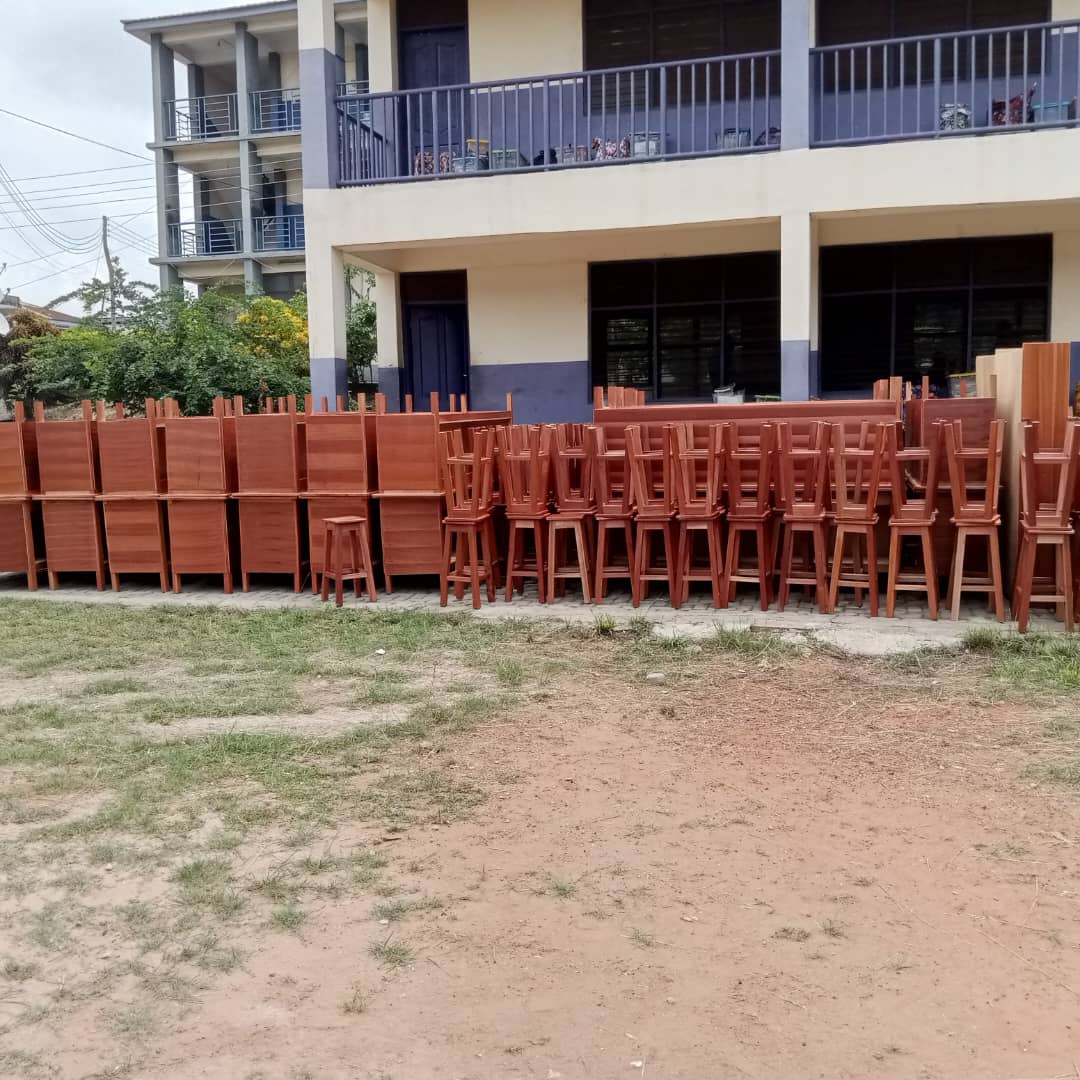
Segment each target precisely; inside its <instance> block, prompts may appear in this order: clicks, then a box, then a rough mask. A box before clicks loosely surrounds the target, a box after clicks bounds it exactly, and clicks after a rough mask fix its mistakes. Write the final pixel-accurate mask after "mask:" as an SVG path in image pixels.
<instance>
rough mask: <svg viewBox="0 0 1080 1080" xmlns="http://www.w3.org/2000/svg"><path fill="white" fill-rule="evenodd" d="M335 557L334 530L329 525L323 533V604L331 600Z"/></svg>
mask: <svg viewBox="0 0 1080 1080" xmlns="http://www.w3.org/2000/svg"><path fill="white" fill-rule="evenodd" d="M332 556H333V530H332V529H331V528H330V526H329V525H327V526H326V529H325V530H324V532H323V564H322V589H321V596H322V599H323V603H324V604H325V603H326V601H327V600H329V599H330V568H331V566H332V565H333V564H332V562H331V558H332Z"/></svg>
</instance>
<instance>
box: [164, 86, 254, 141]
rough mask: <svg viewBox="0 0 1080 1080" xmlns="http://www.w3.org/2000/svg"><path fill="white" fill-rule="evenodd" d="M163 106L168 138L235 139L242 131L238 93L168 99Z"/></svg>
mask: <svg viewBox="0 0 1080 1080" xmlns="http://www.w3.org/2000/svg"><path fill="white" fill-rule="evenodd" d="M164 109H165V117H164V119H165V129H164V130H165V141H166V142H181V143H185V142H197V141H200V140H202V139H227V138H233V139H235V138H236V136H237V135H239V134H240V113H239V110H238V108H237V102H236V94H214V95H212V96H210V97H196V98H178V99H176V100H175V101H166V102H165V103H164Z"/></svg>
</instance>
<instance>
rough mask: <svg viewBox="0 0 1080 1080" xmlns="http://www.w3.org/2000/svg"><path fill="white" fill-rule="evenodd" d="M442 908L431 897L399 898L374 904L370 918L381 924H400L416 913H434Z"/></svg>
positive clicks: (438, 901)
mask: <svg viewBox="0 0 1080 1080" xmlns="http://www.w3.org/2000/svg"><path fill="white" fill-rule="evenodd" d="M441 907H442V902H441V901H440V900H436V899H435V898H434V897H431V896H420V897H400V898H398V899H395V900H387V901H385V902H383V903H381V904H376V905H375V906H374V907H373V908H372V909H371V917H372V918H373V919H378V920H379V921H380V922H382V921H383V920H384V919H385V920H386V921H387V922H401V920H402V919H404V918H406V917H407V916H409V915H411V914H413V913H414V912H417V911H435V910H438V909H439V908H441Z"/></svg>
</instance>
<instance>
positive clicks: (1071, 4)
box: [1050, 0, 1080, 22]
mask: <svg viewBox="0 0 1080 1080" xmlns="http://www.w3.org/2000/svg"><path fill="white" fill-rule="evenodd" d="M1050 18H1051V20H1052V21H1053V22H1067V21H1069V20H1070V19H1080V0H1053V3H1052V4H1051V5H1050Z"/></svg>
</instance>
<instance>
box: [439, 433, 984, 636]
mask: <svg viewBox="0 0 1080 1080" xmlns="http://www.w3.org/2000/svg"><path fill="white" fill-rule="evenodd" d="M443 438H444V445H443V477H444V486H445V489H446V504H447V517H446V534H445V542H444V551H443V582H442V602H443V603H444V604H445V603H446V602H447V600H448V596H449V586H450V585H453V586H454V588H455V594H456V595H457V596H458V597H459V598H461V597H462V596H463V595H464V591H465V589H466V588H468V587H471V589H472V599H473V604H474V606H477V607H478V606H479V605H480V602H481V592H482V589H484V588H486V591H487V595H488V599H489V600H491V599H494V597H495V591H496V589H497V588H498V587H499V585H500V584H501V583H502V579H503V575H502V573H501V567H500V562H501V559H500V552H499V550H498V549H497V545H496V536H497V530H496V528H495V525H494V521H493V516H494V513H495V510H496V507H497V506H502V507H503V508H505V514H506V519H507V522H508V539H507V542H506V547H505V586H506V599H507V600H510V599H511V598H512V596H513V594H514V592H515V591H520V590H521V588H522V587H523V585H524V582H525V581H527V580H530V579H535V580H536V581H537V589H538V594H539V598H540V600H541V602H545V601H546V602H548V603H551V602H553V601H554V600H555V599H556V597H558V596H559V595H560V594H561V592H562V591H563V588H564V586H565V583H566V581H567V580H569V579H574V580H577V581H580V584H581V590H582V595H583V599H584V600H585V602H586V603H588V602H591V601H592V602H596V603H600V602H601V601H602V599H603V598H604V596H605V595H606V593H607V589H608V583H609V582H610V581H611V580H613V579H616V578H620V579H628V580H629V582H630V587H631V593H632V598H633V603H634V605H635V606H637V605H639V604H640V603H641V601H642V600H643V599H644V598H645V597H646V596H647V594H648V589H649V586H650V584H651V583H653V582H663V583H665V584H666V585H667V587H668V592H669V595H670V598H671V602H672V604H673V605H674V606H676V607H678V606H680V605H681V604H682V603H685V602H686V600H687V598H688V596H689V590H690V586H691V584H692V583H694V582H704V583H707V584H709V585H710V587H711V592H712V598H713V603H714V605H715V606H716V607H724V606H727V604H728V603H729V601H730V600H731V599H732V598H733V597H734V595H735V589H736V587H737V586H738V585H739V584H740V583H752V584H754V585H756V586H757V587H758V589H759V592H760V601H761V606H762V608H763V609H766V608H768V607H769V605H770V604H771V603H772V601H773V599H774V598H775V599H776V600H777V602H778V606H779V608H780V609H781V610H783V607H784V605H785V604H786V603H787V602H788V600H789V598H790V594H791V589H792V588H802V589H805V590H808V591H811V592H812V593H813V594H814V595H815V596H816V601H817V604H818V606H819V608H820V609H821V610H822V611H831V610H834V609H835V607H836V606H837V603H838V599H839V592H840V590H841V589H854V590H855V593H856V598H857V601H858V602H859V603H860V604H861V602H862V598H863V595H864V594H868V595H869V599H870V609H871V612H872V613H873V614H877V612H878V606H879V584H878V570H879V564H878V551H877V547H878V542H877V536H878V532H879V528H878V526H879V523H882V527H887V529H888V531H889V534H890V537H889V544H888V546H889V554H888V559H887V563H886V564H885V574H886V578H887V588H886V607H887V613H888V614H889V615H892V614H893V613H894V612H895V608H896V601H897V594H898V593H900V592H904V591H908V590H918V591H920V592H922V593H924V594H925V595H926V598H927V603H928V607H929V611H930V614H931V616H932V617H934V618H936V617H937V614H938V607H939V603H940V597H939V593H938V589H939V586H938V572H937V567H936V566H935V562H934V552H933V543H932V536H931V533H932V529H933V527H934V525H935V522H936V521H937V516H938V509H937V505H936V500H937V494H938V490H939V486H941V485H942V484H943V480H942V475H941V474H942V471H943V470H942V469H941V468H940V465H941V463H942V458H943V457H944V458H946V459H947V462H948V470H949V480H948V485H949V488H950V489H951V494H952V522H953V523H954V524H955V526H956V530H957V533H956V545H955V557H954V561H953V568H952V580H951V584H950V589H949V603H950V606H951V608H952V612H953V615H954V617H955V616H957V615H958V613H959V606H960V596H961V593H962V592H966V591H976V590H981V591H984V592H987V593H988V594H989V595H990V598H991V602H992V603H993V606H994V609H995V612H996V614H997V615H998V618H1003V617H1004V611H1003V605H1004V600H1003V590H1002V577H1001V562H1000V553H999V548H998V526H999V525H1000V516H999V514H998V509H997V502H998V491H999V486H1000V485H999V480H1000V468H1001V447H1002V438H1003V423H1002V422H1001V421H995V422H994V423H993V424H992V425H991V428H990V434H989V439H988V442H987V444H986V445H980V446H965V445H964V442H963V431H962V427H961V425H960V424H959V422H952V423H947V424H941V425H938V426H936V427H935V431H934V433H933V437H932V439H931V440H930V442H931V445H930V446H927V447H912V448H904V447H903V446H902V439H901V434H900V429H899V425H896V424H885V423H862V424H856V425H852V424H850V423H849V424H847V425H846V426H845V425H844V424H832V423H828V422H818V421H814V422H809V423H807V422H802V423H799V424H795V423H792V424H789V423H783V422H781V423H776V424H753V425H747V426H742V425H739V424H736V423H724V424H707V425H692V424H688V423H687V424H664V425H646V424H642V425H633V426H630V427H627V428H625V429H624V430H623V431H613V430H611V429H610V428H607V427H605V426H603V425H595V426H588V427H584V426H580V425H570V424H566V425H557V426H551V427H510V428H500V429H497V430H496V429H489V430H483V431H479V432H476V433H475V434H474V438H473V440H472V445H470V446H466V445H465V443H464V442H463V440H462V437H461V435H460V433H447V434H446V435H444V436H443ZM973 472H974V474H975V475H974V476H973V475H972V473H973ZM881 498H887V499H889V500H890V502H891V509H890V512H889V514H888V520H887V523H883V522H882V517H881V513H880V510H879V500H880V499H881ZM725 524H726V529H725ZM725 533H726V536H725ZM976 537H982V538H984V539H985V541H986V546H987V560H986V562H987V572H986V573H983V574H974V573H972V572H970V571H968V570H967V569H966V568H965V564H966V562H968V561H970V560H968V559H967V553H968V544H969V542H970V541H971V540H973V539H974V538H976ZM909 544H914V545H915V547H916V548H917V549H918V551H917V554H920V555H921V558H917V559H915V560H914V563H915V565H912V564H911V562H909V561H908V560H906V559H905V558H904V555H905V552H906V551H907V548H908V545H909ZM830 554H831V559H830V557H829V556H830Z"/></svg>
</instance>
